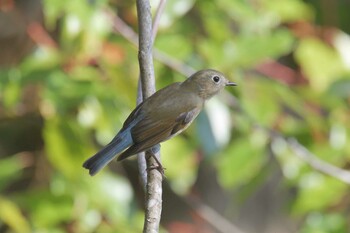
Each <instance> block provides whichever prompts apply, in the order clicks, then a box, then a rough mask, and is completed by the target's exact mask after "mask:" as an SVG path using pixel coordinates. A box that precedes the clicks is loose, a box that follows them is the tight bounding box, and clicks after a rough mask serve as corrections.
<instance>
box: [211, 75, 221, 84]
mask: <svg viewBox="0 0 350 233" xmlns="http://www.w3.org/2000/svg"><path fill="white" fill-rule="evenodd" d="M211 79H212V80H213V81H214V82H215V83H218V82H220V77H219V76H217V75H215V76H213V77H212V78H211Z"/></svg>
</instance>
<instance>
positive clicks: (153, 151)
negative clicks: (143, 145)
mask: <svg viewBox="0 0 350 233" xmlns="http://www.w3.org/2000/svg"><path fill="white" fill-rule="evenodd" d="M159 151H160V144H157V145H155V146H154V147H152V148H151V149H150V150H149V152H150V155H151V156H152V157H153V158H154V160H155V161H156V163H157V165H156V166H150V167H149V168H148V169H157V170H158V171H159V172H160V174H162V176H163V177H165V175H164V170H165V168H164V167H163V165H162V163H161V162H160V161H159V159H158V158H157V156H156V154H157V153H158V152H159Z"/></svg>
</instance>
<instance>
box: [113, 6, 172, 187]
mask: <svg viewBox="0 0 350 233" xmlns="http://www.w3.org/2000/svg"><path fill="white" fill-rule="evenodd" d="M166 2H167V0H160V2H159V5H158V8H157V12H156V14H155V17H154V20H153V26H152V41H151V43H152V44H151V47H153V43H154V40H155V38H156V35H157V31H158V26H159V22H160V16H161V15H162V13H163V11H164V8H165V5H166ZM116 18H118V17H116ZM117 22H118V23H119V24H118V25H120V26H119V27H117V28H119V30H120V31H121V30H123V32H125V33H126V34H127V35H128V38H134V36H131V35H132V33H131V32H133V31H132V30H130V28H128V27H127V26H124V22H122V21H121V20H120V19H118V20H117ZM117 30H118V29H117ZM133 33H134V32H133ZM135 41H137V40H135ZM136 43H137V42H136ZM142 100H143V98H142V89H141V79H140V78H139V82H138V86H137V100H136V102H137V105H139V104H140V103H141V102H142ZM137 164H138V168H139V174H140V179H141V183H142V185H143V189H144V190H146V184H147V173H146V168H147V165H146V159H145V152H140V153H138V154H137Z"/></svg>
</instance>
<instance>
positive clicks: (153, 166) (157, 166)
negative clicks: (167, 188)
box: [147, 164, 166, 179]
mask: <svg viewBox="0 0 350 233" xmlns="http://www.w3.org/2000/svg"><path fill="white" fill-rule="evenodd" d="M153 169H155V170H157V171H159V173H160V174H161V175H162V177H163V179H164V178H166V176H165V172H164V170H166V168H165V167H163V166H162V165H159V164H157V165H152V166H150V167H148V168H147V171H150V170H153Z"/></svg>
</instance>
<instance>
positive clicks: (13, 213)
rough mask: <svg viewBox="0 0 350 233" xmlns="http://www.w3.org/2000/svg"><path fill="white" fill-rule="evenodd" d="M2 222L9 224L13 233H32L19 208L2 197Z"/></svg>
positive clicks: (0, 212)
mask: <svg viewBox="0 0 350 233" xmlns="http://www.w3.org/2000/svg"><path fill="white" fill-rule="evenodd" d="M0 220H1V221H2V222H4V223H5V224H7V225H8V226H9V227H10V229H11V230H13V232H18V233H26V232H31V230H30V225H29V223H28V221H27V219H26V218H25V217H24V216H23V214H22V213H21V210H20V209H19V207H18V206H17V205H16V204H15V203H13V202H12V201H10V200H9V199H6V198H5V197H1V196H0Z"/></svg>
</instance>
